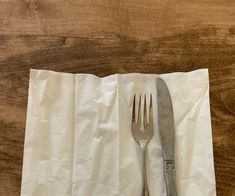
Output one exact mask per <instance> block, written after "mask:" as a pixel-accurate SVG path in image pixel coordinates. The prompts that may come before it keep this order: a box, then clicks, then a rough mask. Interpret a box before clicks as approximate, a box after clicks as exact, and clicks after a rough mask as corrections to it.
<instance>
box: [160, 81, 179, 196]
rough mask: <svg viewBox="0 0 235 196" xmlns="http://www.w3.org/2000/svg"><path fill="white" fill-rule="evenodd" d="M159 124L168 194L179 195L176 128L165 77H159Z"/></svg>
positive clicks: (169, 195) (168, 195)
mask: <svg viewBox="0 0 235 196" xmlns="http://www.w3.org/2000/svg"><path fill="white" fill-rule="evenodd" d="M156 85H157V105H158V125H159V133H160V140H161V146H162V155H163V160H164V174H165V180H166V189H167V196H177V190H176V179H175V128H174V116H173V108H172V102H171V96H170V93H169V90H168V88H167V85H166V83H165V82H164V80H163V79H161V78H158V79H157V84H156Z"/></svg>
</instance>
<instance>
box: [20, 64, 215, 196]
mask: <svg viewBox="0 0 235 196" xmlns="http://www.w3.org/2000/svg"><path fill="white" fill-rule="evenodd" d="M157 77H161V78H163V79H164V80H165V82H166V84H167V86H168V88H169V91H170V94H171V97H172V104H173V109H174V118H175V119H174V121H175V129H176V130H175V135H176V140H175V156H176V157H175V161H176V178H177V189H178V192H179V194H178V195H179V196H215V195H216V189H215V174H214V163H213V149H212V134H211V119H210V105H209V82H208V70H207V69H201V70H196V71H192V72H188V73H170V74H161V75H156V74H139V73H131V74H115V75H110V76H107V77H104V78H99V77H97V76H95V75H91V74H69V73H59V72H53V71H46V70H33V69H31V70H30V82H29V94H28V109H27V122H26V131H25V145H24V160H23V172H22V187H21V196H138V195H139V196H140V195H141V189H142V184H143V182H142V165H141V162H142V161H141V160H142V157H141V153H140V148H139V146H138V144H137V143H136V142H135V140H134V139H133V137H132V134H131V111H132V102H133V94H134V93H135V94H137V95H138V94H140V93H141V94H144V93H146V95H147V96H149V95H150V93H152V95H153V98H154V99H153V110H154V136H153V138H152V140H151V141H150V143H149V146H148V151H147V167H148V170H147V176H148V183H149V191H150V195H151V196H165V195H166V187H165V180H164V173H163V159H162V152H161V145H160V137H159V133H158V129H157V128H158V124H157V116H158V114H157V102H156V78H157Z"/></svg>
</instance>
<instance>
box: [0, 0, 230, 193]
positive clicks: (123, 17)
mask: <svg viewBox="0 0 235 196" xmlns="http://www.w3.org/2000/svg"><path fill="white" fill-rule="evenodd" d="M234 10H235V1H234V0H226V1H223V0H206V1H205V0H176V1H175V0H174V1H173V0H167V1H163V0H147V1H141V0H126V1H123V0H79V1H75V0H60V1H55V0H50V1H49V0H40V1H39V0H15V1H0V195H1V196H5V195H6V196H15V195H19V194H20V184H21V170H22V161H23V146H24V132H25V119H26V107H27V94H28V92H27V90H28V82H29V69H30V68H34V69H50V70H55V71H61V72H70V73H93V74H96V75H98V76H101V77H102V76H106V75H109V74H113V73H128V72H142V73H169V72H176V71H191V70H195V69H200V68H209V74H210V105H211V116H212V132H213V147H214V161H215V173H216V183H217V195H218V196H234V195H235V142H234V141H235V106H234V105H235V104H234V103H235V12H234Z"/></svg>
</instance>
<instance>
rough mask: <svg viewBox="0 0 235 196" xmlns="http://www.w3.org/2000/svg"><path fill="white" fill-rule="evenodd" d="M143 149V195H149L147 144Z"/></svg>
mask: <svg viewBox="0 0 235 196" xmlns="http://www.w3.org/2000/svg"><path fill="white" fill-rule="evenodd" d="M142 151H143V182H144V185H143V190H142V194H141V196H149V189H148V181H147V172H146V171H147V166H146V146H144V147H143V148H142Z"/></svg>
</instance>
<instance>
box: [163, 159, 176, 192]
mask: <svg viewBox="0 0 235 196" xmlns="http://www.w3.org/2000/svg"><path fill="white" fill-rule="evenodd" d="M164 168H165V178H166V189H167V196H177V190H176V182H175V180H176V179H175V163H174V161H168V160H167V161H165V163H164Z"/></svg>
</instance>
